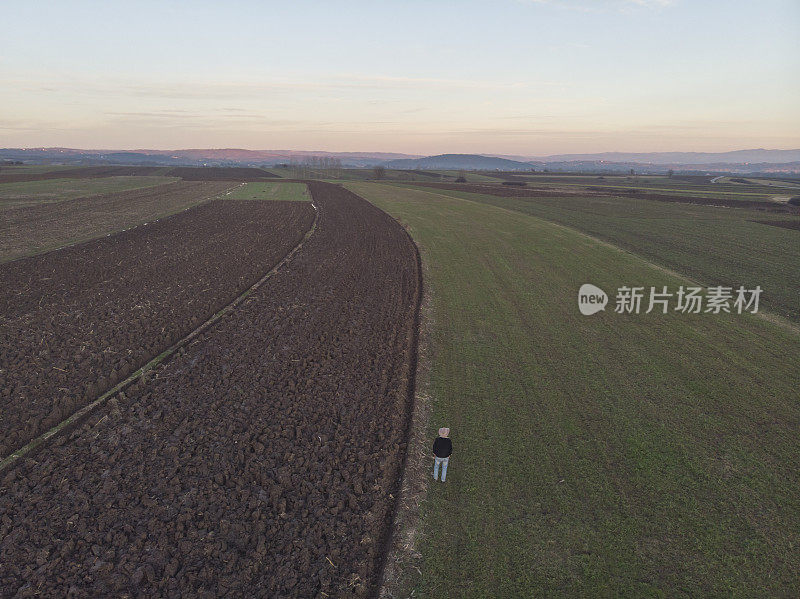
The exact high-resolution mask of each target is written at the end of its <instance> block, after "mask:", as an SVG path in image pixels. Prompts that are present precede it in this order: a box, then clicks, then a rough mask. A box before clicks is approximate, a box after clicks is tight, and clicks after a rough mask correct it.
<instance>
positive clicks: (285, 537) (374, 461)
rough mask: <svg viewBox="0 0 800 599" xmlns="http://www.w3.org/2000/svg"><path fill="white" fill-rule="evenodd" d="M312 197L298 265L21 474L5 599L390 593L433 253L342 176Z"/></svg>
mask: <svg viewBox="0 0 800 599" xmlns="http://www.w3.org/2000/svg"><path fill="white" fill-rule="evenodd" d="M310 190H311V193H312V196H313V199H314V202H315V204H316V205H317V206H318V207H319V210H320V215H319V218H318V223H317V228H316V230H315V232H314V234H313V235H312V236H311V237H310V238H309V239H308V240H307V241H306V242H305V243H304V244H303V246H302V248H301V249H300V251H299V252H297V253H296V254H295V256H294V257H293V258H292V259H291V260H290V261H289V262H288V263H287V264H286V265H285V266H284V267H283V268H281V269H280V270H279V271H278V272H277V273H276V274H275V275H274V276H273V277H272V278H270V279H268V281H267V283H265V284H264V285H263V286H262V287H261V288H259V289H258V290H257V291H256V292H254V293H253V294H252V295H251V296H249V297H248V299H247V300H246V301H245V302H244V303H243V304H242V305H241V306H240V307H239V308H237V309H236V310H235V311H233V312H231V313H230V314H229V315H228V316H226V317H225V318H223V319H221V320H220V321H219V322H218V324H217V325H216V326H215V327H213V328H211V329H209V330H207V331H206V332H205V333H204V334H203V335H202V336H200V337H199V338H198V339H197V340H195V341H194V342H193V343H192V344H191V345H190V346H188V347H187V348H186V351H185V352H183V353H182V355H179V356H176V357H174V358H173V359H172V360H171V361H169V362H168V363H167V364H165V365H164V366H162V367H161V368H160V369H159V372H158V374H157V376H156V377H155V378H154V379H151V380H150V381H148V382H143V383H137V384H136V385H134V386H133V387H131V388H129V389H128V391H127V396H126V397H121V398H119V400H112V401H111V402H109V404H108V405H107V406H106V407H105V408H104V409H103V410H101V412H99V413H97V414H96V415H95V416H93V418H92V419H91V420H90V421H89V422H88V423H86V424H85V425H84V426H82V427H80V428H78V429H76V430H75V431H73V432H72V433H71V435H70V437H69V438H62V439H61V440H60V444H59V446H57V447H51V448H48V449H46V450H43V451H42V452H41V453H38V454H37V455H36V456H35V459H28V460H26V461H25V462H24V463H22V464H19V465H18V466H17V467H16V468H15V469H13V470H11V471H10V472H9V473H8V474H7V475H6V476H5V477H4V479H3V481H2V483H1V484H0V553H1V554H2V555H3V560H2V562H0V594H2V595H4V596H12V597H13V596H20V597H25V596H33V595H36V594H37V593H38V594H43V595H57V596H63V595H67V594H71V595H73V596H109V595H113V596H120V597H130V596H170V597H221V596H232V597H243V596H247V597H275V596H293V597H338V596H344V595H347V594H354V595H356V596H364V595H366V594H368V593H369V592H370V591H371V590H372V589H374V584H375V582H376V579H377V576H378V572H379V570H380V565H381V561H382V559H381V556H382V553H383V546H384V545H383V542H384V537H385V535H386V531H387V521H388V518H389V517H390V516H391V513H392V509H393V504H394V498H393V495H392V493H393V492H394V490H395V488H396V484H397V477H398V474H399V471H400V468H401V465H402V456H403V455H404V448H405V446H404V443H405V435H406V429H407V420H408V418H407V416H408V410H409V399H408V398H409V389H410V387H411V384H412V381H413V378H412V377H413V364H414V362H413V357H412V356H413V354H414V344H415V330H416V318H417V312H418V301H419V293H420V270H419V262H418V257H417V254H416V251H415V248H414V246H413V243H412V242H411V240H410V238H409V237H408V236H407V235H406V233H405V232H404V231H403V230H402V228H401V227H400V226H399V225H398V224H397V222H396V221H394V220H392V219H391V218H390V217H389V216H387V215H386V214H385V213H383V212H381V211H379V210H378V209H377V208H375V207H373V206H372V205H370V204H368V203H367V202H365V201H364V200H362V199H360V198H359V197H358V196H355V195H354V194H352V193H350V192H348V191H346V190H344V189H342V188H341V187H338V186H334V185H330V184H325V183H311V184H310ZM237 205H238V204H237ZM295 205H298V204H295Z"/></svg>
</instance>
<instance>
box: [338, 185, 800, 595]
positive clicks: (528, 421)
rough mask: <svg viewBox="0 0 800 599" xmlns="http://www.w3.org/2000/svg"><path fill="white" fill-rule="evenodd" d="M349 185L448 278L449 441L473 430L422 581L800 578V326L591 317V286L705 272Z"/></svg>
mask: <svg viewBox="0 0 800 599" xmlns="http://www.w3.org/2000/svg"><path fill="white" fill-rule="evenodd" d="M349 187H353V188H354V189H356V190H358V192H359V193H361V195H363V196H364V197H366V198H368V199H370V200H371V201H374V202H375V203H376V204H377V205H379V206H380V207H382V208H384V209H385V210H387V211H388V212H389V213H391V214H393V215H395V216H396V218H398V219H400V220H401V221H402V222H404V223H407V226H408V227H409V229H410V231H411V232H412V234H413V235H414V237H415V238H416V239H417V240H418V242H419V243H420V249H421V251H422V254H423V260H424V261H425V262H426V264H427V266H426V274H427V278H426V281H427V285H428V286H429V287H432V288H433V292H432V293H433V301H434V319H435V322H434V323H433V325H432V326H433V327H434V333H433V337H434V341H433V342H434V345H435V351H434V352H433V353H432V356H433V357H432V364H431V377H430V378H431V394H432V398H433V399H432V414H431V429H430V430H429V434H435V429H436V426H439V425H441V424H440V423H442V424H445V423H446V424H448V425H450V426H452V431H453V434H454V444H455V446H456V453H455V454H454V456H455V458H456V460H455V461H454V462H453V463H451V471H449V472H448V483H447V484H446V485H441V484H436V483H430V482H429V484H430V485H433V486H431V487H430V490H429V496H428V500H427V501H426V502H425V504H424V505H423V509H422V521H421V523H420V526H419V529H420V531H421V532H420V535H419V539H420V542H419V543H418V545H417V546H416V548H415V549H416V550H417V551H419V552H420V553H421V561H420V562H419V563H416V562H415V563H413V564H412V567H409V568H408V571H409V573H414V572H417V570H415V568H414V567H413V566H417V567H418V568H419V571H418V574H419V576H418V577H416V582H414V581H413V580H412V581H411V583H412V586H411V587H410V590H414V591H415V594H418V595H420V596H440V595H441V596H450V597H467V596H476V595H479V596H494V597H509V598H511V597H520V596H529V595H531V594H532V595H542V596H604V595H608V594H612V595H626V596H687V597H691V596H715V595H720V594H722V595H725V594H730V593H731V592H733V593H735V594H741V595H743V596H752V595H759V594H763V593H766V594H768V595H771V596H781V595H783V594H785V592H786V591H787V590H789V589H792V588H793V586H794V584H795V583H796V572H797V564H798V554H797V552H796V551H795V549H796V547H797V534H796V532H795V531H796V530H797V522H798V514H800V511H798V508H800V504H798V496H797V494H796V492H795V490H796V487H797V482H798V481H797V476H798V475H797V472H798V470H797V462H798V459H800V454H798V449H799V448H798V440H797V437H796V435H794V434H793V431H794V430H795V429H796V426H797V422H798V417H800V414H799V413H798V407H797V402H796V389H797V384H798V382H800V379H798V373H797V369H796V368H795V365H794V362H793V359H794V356H795V355H796V354H797V351H798V348H800V340H799V338H798V336H797V335H796V334H791V333H788V332H787V331H785V330H782V329H780V328H778V327H775V326H773V325H772V324H770V323H768V322H764V321H762V320H759V319H755V318H750V317H748V316H747V315H745V316H736V315H721V316H719V317H711V316H709V315H702V314H701V315H680V314H673V313H669V314H666V315H661V314H658V315H654V314H651V315H644V314H642V315H638V316H636V315H630V316H628V317H626V316H622V315H615V314H611V313H610V311H609V310H607V311H606V312H605V313H601V314H598V315H595V316H593V317H591V318H587V317H585V316H582V315H580V314H579V313H578V310H577V307H576V306H575V293H576V290H577V288H578V286H579V285H580V284H581V283H585V282H587V281H591V282H593V283H595V284H598V285H599V286H600V287H601V288H606V289H607V288H613V287H614V285H615V284H617V285H618V284H620V283H621V282H625V281H628V280H630V279H631V278H633V279H641V280H649V281H652V282H653V284H655V285H660V284H665V285H668V286H670V287H673V286H675V285H677V284H679V283H680V282H683V281H684V280H685V279H684V277H678V278H673V277H672V276H671V275H669V274H668V273H665V272H664V271H663V270H661V269H654V268H653V267H652V265H650V264H648V263H647V262H646V261H644V260H642V259H641V258H640V257H638V256H636V255H633V254H629V253H626V252H620V251H619V249H618V248H616V247H610V248H609V247H608V246H607V245H606V244H598V243H597V242H596V241H595V240H593V239H591V238H590V237H588V236H586V235H582V234H580V233H579V232H577V231H574V230H572V229H570V228H568V227H561V226H554V225H553V224H552V223H550V222H549V221H547V220H545V219H542V218H538V217H536V216H532V215H527V214H522V215H521V214H519V213H518V212H515V211H508V210H507V209H501V210H497V209H496V208H497V207H496V206H494V205H487V204H482V203H480V202H474V201H468V202H464V201H461V200H460V199H459V198H455V197H449V196H446V195H441V196H438V197H432V196H430V195H429V194H428V192H426V191H424V190H411V189H409V188H405V187H396V186H390V185H375V184H352V185H349ZM420 192H422V193H420ZM709 372H713V373H714V376H713V377H710V376H709ZM456 431H457V432H456ZM511 439H513V444H514V451H513V452H509V451H508V447H509V440H511ZM426 464H427V466H426V470H427V472H426V473H425V476H426V479H427V480H428V481H430V479H429V477H430V472H429V470H428V469H429V468H430V463H429V462H427V460H426ZM710 519H713V522H715V526H714V527H710V526H709V524H708V523H709V521H710ZM409 594H410V593H405V594H403V595H402V596H408V595H409Z"/></svg>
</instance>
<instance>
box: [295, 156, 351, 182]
mask: <svg viewBox="0 0 800 599" xmlns="http://www.w3.org/2000/svg"><path fill="white" fill-rule="evenodd" d="M289 167H290V168H292V169H293V170H294V171H295V172H296V173H297V177H298V178H299V179H341V177H342V160H341V159H340V158H333V157H332V156H302V157H296V156H292V158H291V160H290V162H289Z"/></svg>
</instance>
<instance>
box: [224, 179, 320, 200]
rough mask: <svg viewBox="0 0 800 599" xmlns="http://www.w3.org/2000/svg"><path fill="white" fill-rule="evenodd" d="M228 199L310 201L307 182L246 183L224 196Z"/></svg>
mask: <svg viewBox="0 0 800 599" xmlns="http://www.w3.org/2000/svg"><path fill="white" fill-rule="evenodd" d="M223 197H224V198H225V199H226V200H277V201H283V202H310V201H311V196H309V195H308V188H307V187H306V185H305V183H289V182H283V183H281V182H278V183H273V182H269V183H244V184H242V185H241V186H240V187H237V188H236V189H234V190H233V191H231V192H230V193H229V194H228V195H226V196H223Z"/></svg>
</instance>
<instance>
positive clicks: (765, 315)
mask: <svg viewBox="0 0 800 599" xmlns="http://www.w3.org/2000/svg"><path fill="white" fill-rule="evenodd" d="M381 185H384V186H385V187H393V185H387V184H385V183H382V184H381ZM414 191H421V192H422V193H427V194H430V195H434V196H440V197H442V198H448V199H451V200H457V201H460V202H469V203H470V204H475V205H477V206H487V207H489V208H495V209H496V210H501V211H503V212H508V213H509V214H513V215H514V216H527V217H528V218H532V219H534V220H539V221H541V222H543V223H547V224H549V225H553V226H554V227H558V228H560V229H564V230H566V231H570V232H572V233H577V234H578V235H580V236H581V237H585V238H586V239H589V240H591V241H593V242H595V243H598V244H600V245H602V246H605V247H607V248H610V249H613V250H616V251H617V252H619V253H621V254H626V255H628V256H632V257H634V258H636V259H638V260H641V261H642V262H644V263H645V264H648V265H649V266H651V267H653V268H655V269H657V270H660V271H661V272H663V273H665V274H668V275H670V276H673V277H675V278H678V279H683V280H684V281H686V282H687V283H690V284H692V285H695V286H701V287H702V286H704V284H703V283H702V282H700V281H697V280H695V279H692V278H691V277H689V276H688V275H685V274H683V273H680V272H678V271H676V270H672V269H671V268H669V267H667V266H662V265H660V264H657V263H655V262H653V261H651V260H648V259H647V258H645V257H644V256H640V255H639V254H636V253H634V252H631V251H629V250H626V249H625V248H621V247H619V246H618V245H614V244H613V243H611V242H609V241H605V240H603V239H600V238H599V237H595V236H594V235H590V234H589V233H585V232H584V231H581V230H579V229H576V228H574V227H570V226H569V225H564V224H562V223H557V222H555V221H552V220H549V219H547V218H544V217H541V216H536V215H534V214H526V213H525V212H520V211H518V210H512V209H511V208H504V207H503V206H495V205H494V204H484V203H483V202H478V201H476V200H470V199H468V198H459V197H456V196H449V195H446V194H443V193H436V192H433V191H426V190H422V189H414ZM456 193H458V192H457V191H456ZM531 199H534V200H535V199H536V198H535V197H532V198H531ZM754 316H755V317H756V318H760V319H761V320H763V321H765V322H769V323H770V324H772V325H775V326H777V327H778V328H781V329H783V330H784V331H786V332H788V333H792V334H794V335H797V336H800V325H796V324H794V323H793V322H791V321H789V320H787V319H786V318H784V317H783V316H781V315H779V314H773V313H772V312H762V311H759V312H757V313H756V314H754Z"/></svg>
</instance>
